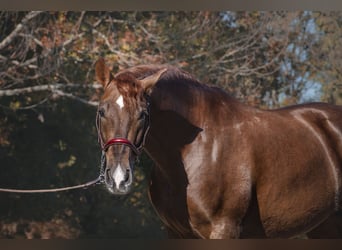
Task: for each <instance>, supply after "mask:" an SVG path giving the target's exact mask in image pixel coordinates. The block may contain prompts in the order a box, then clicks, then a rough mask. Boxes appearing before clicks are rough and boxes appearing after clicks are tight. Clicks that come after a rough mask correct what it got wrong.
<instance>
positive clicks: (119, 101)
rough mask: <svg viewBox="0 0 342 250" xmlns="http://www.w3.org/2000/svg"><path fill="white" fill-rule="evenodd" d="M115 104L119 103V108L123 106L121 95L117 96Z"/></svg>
mask: <svg viewBox="0 0 342 250" xmlns="http://www.w3.org/2000/svg"><path fill="white" fill-rule="evenodd" d="M116 104H117V105H119V107H120V108H121V109H122V108H123V107H124V106H125V105H124V101H123V97H122V95H120V96H119V97H118V99H117V100H116Z"/></svg>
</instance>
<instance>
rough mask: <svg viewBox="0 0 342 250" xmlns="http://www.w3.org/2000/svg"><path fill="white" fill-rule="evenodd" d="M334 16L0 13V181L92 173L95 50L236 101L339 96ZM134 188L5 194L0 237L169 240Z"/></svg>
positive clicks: (121, 64) (68, 181)
mask: <svg viewBox="0 0 342 250" xmlns="http://www.w3.org/2000/svg"><path fill="white" fill-rule="evenodd" d="M341 25H342V13H341V12H328V13H322V12H309V11H300V12H228V11H227V12H105V11H103V12H94V11H83V12H40V11H32V12H0V105H1V106H0V186H1V187H15V188H30V189H31V188H46V187H61V186H68V185H74V184H80V183H84V182H86V181H88V180H91V179H94V178H95V177H97V175H98V170H99V160H100V149H99V146H98V144H97V134H96V129H95V122H94V120H95V112H96V105H97V101H98V97H99V95H100V94H101V90H100V89H99V86H98V85H97V84H96V83H95V82H94V70H93V69H94V63H95V61H96V60H97V58H99V57H100V56H102V57H105V58H106V59H107V61H109V62H110V63H111V67H113V70H114V71H117V70H119V69H122V68H126V67H129V66H133V65H137V64H150V63H153V64H163V63H168V64H172V65H176V66H178V67H181V68H183V69H185V70H187V71H189V72H191V73H193V74H194V75H195V76H196V77H197V78H198V79H199V80H201V81H202V82H205V83H209V84H212V85H217V86H221V87H222V88H224V89H226V90H227V91H229V92H230V93H231V94H232V95H234V96H235V97H237V98H238V99H240V100H241V101H243V102H245V103H248V104H250V105H253V106H258V107H261V108H276V107H280V106H284V105H290V104H296V103H301V102H307V101H325V102H330V103H335V104H341V103H342V88H341V78H342V74H341V70H342V65H341V61H342V60H341V57H342V54H341V53H342V34H341ZM151 165H152V163H151V162H150V160H149V159H148V158H147V157H146V156H143V159H142V160H141V161H140V164H139V167H137V168H136V169H137V174H136V179H137V181H136V187H135V189H134V191H133V192H132V194H130V195H128V196H126V197H121V198H117V197H113V196H111V195H110V194H108V193H107V191H105V190H104V188H103V187H100V186H96V187H92V188H89V189H86V190H76V191H68V192H65V193H53V194H36V195H18V194H6V193H0V203H1V206H0V237H1V238H164V237H165V232H164V230H163V226H162V225H161V223H160V221H159V220H158V218H157V216H156V214H155V213H154V211H153V209H152V208H151V206H150V204H149V202H148V199H147V194H146V184H147V182H148V173H149V170H150V168H151Z"/></svg>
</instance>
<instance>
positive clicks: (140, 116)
mask: <svg viewBox="0 0 342 250" xmlns="http://www.w3.org/2000/svg"><path fill="white" fill-rule="evenodd" d="M146 115H147V113H146V111H143V112H141V113H140V114H139V117H138V120H143V119H145V116H146Z"/></svg>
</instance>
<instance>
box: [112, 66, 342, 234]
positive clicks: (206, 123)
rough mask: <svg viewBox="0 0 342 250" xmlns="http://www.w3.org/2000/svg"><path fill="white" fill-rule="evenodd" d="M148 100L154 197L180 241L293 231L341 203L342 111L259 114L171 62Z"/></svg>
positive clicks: (145, 71)
mask: <svg viewBox="0 0 342 250" xmlns="http://www.w3.org/2000/svg"><path fill="white" fill-rule="evenodd" d="M160 68H161V67H146V66H144V67H136V68H132V69H129V70H127V71H124V72H123V73H119V74H132V75H133V76H134V77H135V78H137V79H143V78H145V77H146V76H150V75H153V74H156V72H160ZM149 100H150V129H149V132H148V134H147V137H146V142H145V151H146V152H147V153H148V154H149V156H150V157H151V158H152V160H153V161H154V163H155V167H154V168H153V170H152V174H151V182H150V198H151V202H152V204H153V206H154V207H155V209H156V211H157V213H158V215H159V216H160V218H161V219H162V221H163V222H164V223H165V225H166V227H167V229H168V232H169V234H170V236H171V237H183V238H195V237H200V238H237V237H262V236H266V237H293V236H296V235H298V234H301V233H305V232H309V231H310V230H312V229H314V228H316V227H317V226H319V224H320V223H322V222H323V221H325V220H326V219H327V218H328V217H329V216H330V215H332V214H334V212H335V211H337V210H338V209H339V205H340V189H341V178H340V177H341V176H340V175H341V173H340V171H341V169H340V168H341V166H342V108H341V107H338V106H332V105H328V104H318V103H317V104H305V105H297V106H292V107H288V108H283V109H279V110H273V111H267V110H259V109H256V108H252V107H249V106H247V105H244V104H241V103H239V102H238V101H236V100H235V99H234V98H232V97H230V96H229V95H228V94H226V93H225V92H223V91H222V90H219V89H218V88H212V87H208V86H206V85H203V84H201V83H199V82H197V81H196V80H194V79H192V78H191V76H190V75H189V74H187V73H185V72H182V71H179V70H178V69H175V68H170V67H168V68H167V70H166V71H163V74H162V75H161V74H160V73H159V75H158V79H157V80H156V83H155V84H154V85H153V87H152V89H151V90H150V91H149Z"/></svg>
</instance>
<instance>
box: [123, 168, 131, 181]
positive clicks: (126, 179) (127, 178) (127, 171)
mask: <svg viewBox="0 0 342 250" xmlns="http://www.w3.org/2000/svg"><path fill="white" fill-rule="evenodd" d="M129 174H130V170H129V169H126V174H125V180H124V181H125V182H128V181H129Z"/></svg>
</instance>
